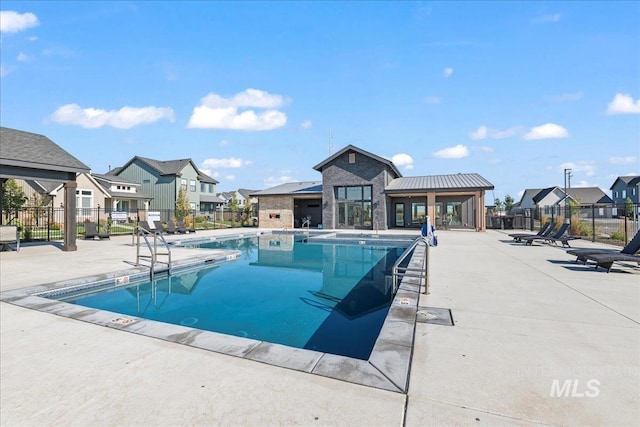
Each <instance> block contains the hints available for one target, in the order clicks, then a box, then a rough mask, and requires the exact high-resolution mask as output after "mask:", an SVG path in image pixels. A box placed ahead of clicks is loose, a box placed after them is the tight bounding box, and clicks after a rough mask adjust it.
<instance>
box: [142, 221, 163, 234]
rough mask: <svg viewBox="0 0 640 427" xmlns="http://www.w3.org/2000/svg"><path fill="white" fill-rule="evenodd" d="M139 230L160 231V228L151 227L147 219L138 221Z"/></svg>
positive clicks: (145, 231)
mask: <svg viewBox="0 0 640 427" xmlns="http://www.w3.org/2000/svg"><path fill="white" fill-rule="evenodd" d="M138 230H139V231H141V232H142V233H144V234H151V233H159V232H160V231H159V230H155V229H153V228H151V226H150V225H149V223H148V222H147V221H138Z"/></svg>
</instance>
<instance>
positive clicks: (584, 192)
mask: <svg viewBox="0 0 640 427" xmlns="http://www.w3.org/2000/svg"><path fill="white" fill-rule="evenodd" d="M567 194H568V195H569V196H571V198H573V199H574V200H576V201H577V202H578V203H583V204H586V205H592V204H611V203H613V199H612V198H611V197H609V196H607V195H606V193H605V192H604V191H602V190H601V189H600V188H598V187H573V188H567Z"/></svg>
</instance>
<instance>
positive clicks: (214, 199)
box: [200, 194, 225, 203]
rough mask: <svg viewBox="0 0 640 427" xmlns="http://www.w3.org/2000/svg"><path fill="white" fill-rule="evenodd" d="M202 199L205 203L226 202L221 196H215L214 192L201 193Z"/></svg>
mask: <svg viewBox="0 0 640 427" xmlns="http://www.w3.org/2000/svg"><path fill="white" fill-rule="evenodd" d="M200 201H201V202H205V203H224V202H225V200H224V199H222V198H220V197H219V196H214V195H213V194H211V195H208V194H207V195H205V194H201V195H200Z"/></svg>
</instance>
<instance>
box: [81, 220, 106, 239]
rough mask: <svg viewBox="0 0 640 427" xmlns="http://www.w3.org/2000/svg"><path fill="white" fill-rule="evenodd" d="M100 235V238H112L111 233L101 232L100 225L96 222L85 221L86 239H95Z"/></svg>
mask: <svg viewBox="0 0 640 427" xmlns="http://www.w3.org/2000/svg"><path fill="white" fill-rule="evenodd" d="M96 237H98V238H99V239H100V240H102V239H110V236H109V233H105V232H99V231H98V226H97V225H96V223H95V222H85V223H84V238H85V239H95V238H96Z"/></svg>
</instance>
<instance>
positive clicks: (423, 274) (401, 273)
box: [391, 236, 429, 295]
mask: <svg viewBox="0 0 640 427" xmlns="http://www.w3.org/2000/svg"><path fill="white" fill-rule="evenodd" d="M420 244H424V245H425V253H424V256H423V257H422V267H421V268H415V267H408V266H407V267H400V264H401V263H402V262H403V261H404V260H405V259H406V258H407V257H408V256H409V255H410V254H412V253H413V252H414V249H415V248H416V247H417V246H418V245H420ZM428 258H429V243H428V242H427V239H426V238H425V237H423V236H420V237H418V238H416V239H415V240H414V241H413V242H412V243H411V245H409V247H408V248H407V249H405V251H404V252H403V253H402V255H400V257H399V258H398V259H397V260H396V262H395V263H394V264H393V267H392V269H391V272H392V273H391V274H392V280H393V294H394V295H395V294H396V292H398V287H399V283H398V279H400V280H402V278H404V277H413V278H418V279H420V280H421V282H422V280H423V279H424V286H425V291H424V293H425V294H429V262H428ZM420 287H421V288H422V283H421V284H420Z"/></svg>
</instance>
